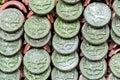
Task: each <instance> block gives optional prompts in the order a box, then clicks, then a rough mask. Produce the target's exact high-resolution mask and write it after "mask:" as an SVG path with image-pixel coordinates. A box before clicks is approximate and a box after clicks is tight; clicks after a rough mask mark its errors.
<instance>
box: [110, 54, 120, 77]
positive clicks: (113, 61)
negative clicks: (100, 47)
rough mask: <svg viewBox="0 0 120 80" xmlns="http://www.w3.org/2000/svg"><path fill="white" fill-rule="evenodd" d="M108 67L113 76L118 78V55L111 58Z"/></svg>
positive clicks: (119, 64) (119, 67) (119, 72)
mask: <svg viewBox="0 0 120 80" xmlns="http://www.w3.org/2000/svg"><path fill="white" fill-rule="evenodd" d="M109 66H110V70H111V71H112V73H113V74H114V76H116V77H118V78H120V53H117V54H116V55H114V56H112V58H111V59H110V63H109Z"/></svg>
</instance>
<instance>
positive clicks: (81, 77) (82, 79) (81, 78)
mask: <svg viewBox="0 0 120 80" xmlns="http://www.w3.org/2000/svg"><path fill="white" fill-rule="evenodd" d="M79 80H89V79H87V78H85V77H84V76H83V75H80V77H79ZM99 80H106V79H105V77H103V78H101V79H99Z"/></svg>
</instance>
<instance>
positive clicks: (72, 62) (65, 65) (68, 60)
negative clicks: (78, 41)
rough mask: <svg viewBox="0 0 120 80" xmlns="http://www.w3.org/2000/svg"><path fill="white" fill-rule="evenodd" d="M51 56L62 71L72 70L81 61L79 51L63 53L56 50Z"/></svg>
mask: <svg viewBox="0 0 120 80" xmlns="http://www.w3.org/2000/svg"><path fill="white" fill-rule="evenodd" d="M51 58H52V62H53V64H54V66H55V67H56V68H57V69H59V70H61V71H71V70H73V69H74V68H75V67H77V65H78V63H79V56H78V53H77V52H73V53H72V54H68V55H61V54H59V53H58V52H56V51H54V52H53V53H52V56H51Z"/></svg>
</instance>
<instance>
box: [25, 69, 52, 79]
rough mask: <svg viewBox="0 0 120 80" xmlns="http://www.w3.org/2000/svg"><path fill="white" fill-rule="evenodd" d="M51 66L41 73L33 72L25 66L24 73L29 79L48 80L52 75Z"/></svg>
mask: <svg viewBox="0 0 120 80" xmlns="http://www.w3.org/2000/svg"><path fill="white" fill-rule="evenodd" d="M50 72H51V67H49V68H48V69H47V70H46V71H45V72H43V73H41V74H32V73H30V72H29V71H28V70H27V69H26V68H25V67H24V74H25V77H26V78H27V79H28V80H47V78H48V77H49V76H50Z"/></svg>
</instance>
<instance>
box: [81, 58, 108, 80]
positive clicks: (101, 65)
mask: <svg viewBox="0 0 120 80" xmlns="http://www.w3.org/2000/svg"><path fill="white" fill-rule="evenodd" d="M80 70H81V73H82V74H83V75H84V76H85V77H86V78H87V79H94V80H95V79H100V78H102V77H103V76H104V75H105V73H106V71H107V64H106V61H105V59H102V60H100V61H90V60H88V59H86V58H84V57H83V58H82V59H81V62H80Z"/></svg>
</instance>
